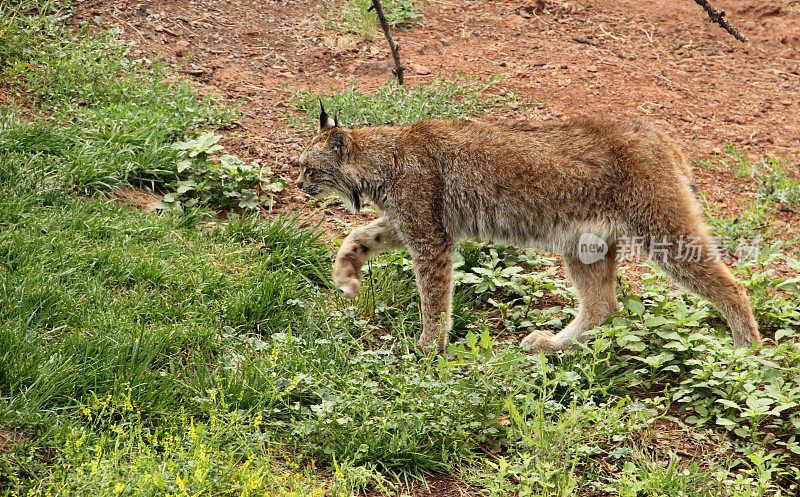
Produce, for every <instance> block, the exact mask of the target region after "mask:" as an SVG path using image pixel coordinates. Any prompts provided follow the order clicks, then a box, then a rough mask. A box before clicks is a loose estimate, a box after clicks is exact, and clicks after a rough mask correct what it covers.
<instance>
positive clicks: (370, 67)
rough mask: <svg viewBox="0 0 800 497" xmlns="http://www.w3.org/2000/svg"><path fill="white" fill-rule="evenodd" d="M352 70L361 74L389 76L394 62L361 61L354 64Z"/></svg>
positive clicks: (392, 70)
mask: <svg viewBox="0 0 800 497" xmlns="http://www.w3.org/2000/svg"><path fill="white" fill-rule="evenodd" d="M353 72H354V73H355V74H360V75H362V76H391V75H392V74H393V73H394V64H393V63H391V62H362V63H361V64H358V65H357V66H355V68H354V71H353Z"/></svg>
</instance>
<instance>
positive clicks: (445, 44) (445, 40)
mask: <svg viewBox="0 0 800 497" xmlns="http://www.w3.org/2000/svg"><path fill="white" fill-rule="evenodd" d="M439 43H441V44H442V46H443V47H449V46H450V45H452V44H453V42H452V41H450V39H449V38H442V39H440V40H439Z"/></svg>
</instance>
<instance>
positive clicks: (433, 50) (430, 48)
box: [417, 43, 442, 55]
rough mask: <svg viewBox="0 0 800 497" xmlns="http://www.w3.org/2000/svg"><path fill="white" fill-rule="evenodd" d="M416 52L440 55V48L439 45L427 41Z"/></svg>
mask: <svg viewBox="0 0 800 497" xmlns="http://www.w3.org/2000/svg"><path fill="white" fill-rule="evenodd" d="M417 53H418V54H420V55H442V49H441V48H439V45H436V44H434V43H428V44H425V45H422V46H421V47H419V50H417Z"/></svg>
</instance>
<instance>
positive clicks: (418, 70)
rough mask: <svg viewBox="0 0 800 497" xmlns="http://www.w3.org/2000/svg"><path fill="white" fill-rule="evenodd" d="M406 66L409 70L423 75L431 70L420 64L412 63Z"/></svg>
mask: <svg viewBox="0 0 800 497" xmlns="http://www.w3.org/2000/svg"><path fill="white" fill-rule="evenodd" d="M408 68H409V69H411V71H412V72H413V73H414V74H416V75H418V76H425V75H428V74H430V73H431V70H430V69H428V68H427V67H425V66H423V65H422V64H413V63H412V64H409V65H408Z"/></svg>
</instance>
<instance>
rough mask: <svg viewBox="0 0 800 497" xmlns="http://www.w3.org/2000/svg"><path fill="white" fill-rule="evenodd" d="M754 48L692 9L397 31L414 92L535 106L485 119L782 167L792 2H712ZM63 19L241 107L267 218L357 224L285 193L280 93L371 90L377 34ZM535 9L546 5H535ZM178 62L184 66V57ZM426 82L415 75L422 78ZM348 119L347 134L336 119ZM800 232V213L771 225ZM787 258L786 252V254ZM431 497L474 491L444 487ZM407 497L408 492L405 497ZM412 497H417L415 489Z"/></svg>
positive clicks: (158, 14) (796, 98) (180, 5)
mask: <svg viewBox="0 0 800 497" xmlns="http://www.w3.org/2000/svg"><path fill="white" fill-rule="evenodd" d="M711 3H712V4H713V5H714V6H715V7H716V8H718V9H724V10H725V11H727V13H728V17H729V18H730V20H731V21H732V22H733V23H734V24H735V25H736V26H737V27H738V28H739V29H740V30H741V31H742V32H744V33H745V34H746V35H747V36H748V37H749V38H750V41H749V42H748V43H740V42H738V41H736V40H735V39H734V38H733V37H731V36H730V35H729V34H728V33H726V32H725V31H723V30H722V29H721V28H720V27H719V26H717V25H716V24H712V23H709V22H708V18H707V16H706V14H705V13H704V12H703V11H702V10H701V9H700V8H699V7H698V6H697V5H696V4H695V3H694V2H693V1H691V0H671V1H666V0H659V1H655V2H642V1H634V0H595V1H591V2H590V1H588V0H572V1H569V2H562V1H543V0H538V1H536V0H518V1H500V0H491V1H471V0H428V1H426V2H424V5H423V7H422V14H423V21H424V24H425V25H424V26H423V27H417V28H415V29H413V30H412V31H409V32H400V31H398V32H396V33H395V37H396V40H397V41H398V43H400V44H401V46H402V50H401V57H402V58H403V61H404V63H406V65H409V64H412V63H413V64H419V65H423V66H425V67H427V68H428V69H429V70H430V74H429V75H417V74H414V73H413V72H412V73H410V74H408V76H407V83H408V84H410V85H414V84H418V83H424V82H430V81H432V80H433V79H434V78H435V77H436V76H435V75H436V74H439V73H441V74H443V75H450V74H453V73H457V72H462V73H464V74H465V75H467V76H478V77H480V78H483V79H486V78H488V77H490V76H503V77H504V80H503V81H502V82H501V83H499V84H498V85H496V86H495V87H494V91H498V92H499V91H501V90H503V89H507V90H513V91H516V92H518V93H520V94H521V95H522V96H523V97H525V98H528V97H532V98H533V99H535V100H537V101H542V100H544V101H546V105H544V106H541V107H542V108H540V109H536V110H534V111H532V112H531V113H528V114H515V113H514V112H515V111H513V110H509V113H508V114H505V115H501V116H489V118H490V119H502V118H506V117H508V118H514V119H519V118H528V119H532V120H542V119H566V117H567V116H577V115H598V114H599V115H610V116H616V117H620V118H631V119H644V120H648V121H650V122H653V123H654V124H655V125H656V126H658V127H659V128H661V129H662V130H664V131H666V132H667V133H668V134H670V135H671V136H672V137H673V138H674V139H675V140H676V141H677V142H678V143H679V144H680V145H681V146H682V148H683V149H684V151H685V152H686V154H687V156H688V157H689V159H690V160H692V161H702V160H705V159H709V158H712V157H713V156H715V155H716V154H719V153H720V152H721V151H722V147H723V145H724V143H725V142H726V141H730V142H731V143H733V144H734V145H735V146H736V147H737V149H739V150H742V151H745V152H747V153H748V154H749V156H750V157H751V158H752V159H755V160H758V159H760V158H761V157H764V156H766V155H774V156H775V157H776V158H778V159H786V158H790V159H792V160H793V161H794V162H793V166H791V167H793V168H794V170H795V173H794V174H797V171H796V170H797V161H798V159H800V158H799V157H798V155H799V154H798V150H800V1H798V0H767V1H765V2H753V3H751V2H738V1H734V0H712V2H711ZM73 4H74V5H75V7H76V10H77V13H76V16H75V19H74V21H76V22H82V21H86V22H89V23H90V24H92V25H93V26H95V27H96V28H97V29H100V28H112V27H114V28H118V29H120V30H121V31H122V32H123V35H122V36H123V37H125V38H127V39H129V40H132V41H136V42H138V45H137V46H136V47H135V48H134V49H133V56H134V57H153V55H154V54H163V56H164V57H165V59H166V61H168V62H169V63H171V64H174V65H175V66H176V67H179V68H180V69H179V71H180V72H181V73H182V74H184V75H185V77H186V78H190V79H191V80H192V82H193V83H194V84H195V85H196V88H197V89H198V91H199V92H200V93H201V94H203V95H214V96H217V97H221V100H222V102H223V103H234V102H243V104H242V106H241V110H242V111H243V113H244V116H243V117H241V118H239V119H238V120H237V123H238V126H237V127H235V128H234V129H233V130H230V131H228V132H226V142H225V143H226V146H227V147H228V148H229V149H231V150H233V151H234V152H236V153H238V154H239V155H240V156H242V157H243V158H245V159H250V160H252V159H256V158H259V159H262V161H264V162H266V163H268V164H272V166H273V171H274V172H276V174H278V175H280V176H282V177H284V178H285V179H287V180H289V181H290V186H289V187H288V188H287V189H286V190H285V191H284V192H282V193H281V194H279V195H278V197H277V199H276V207H275V210H276V211H282V210H290V211H299V212H307V213H308V214H309V215H310V214H312V213H313V214H314V218H315V219H323V220H324V222H325V223H324V225H325V226H326V228H327V229H328V231H329V232H330V233H331V234H338V235H341V234H344V233H345V230H344V227H345V226H347V225H357V224H363V223H364V222H365V220H366V219H368V218H370V217H371V214H369V213H364V214H360V215H359V216H350V215H347V214H345V213H344V210H343V209H341V208H340V207H338V206H332V207H328V208H326V209H325V210H324V211H315V210H314V209H311V208H310V207H308V205H307V203H306V201H305V198H304V197H303V196H302V194H300V192H299V191H298V190H297V188H296V187H294V185H293V183H292V182H293V180H294V178H295V177H296V175H297V173H298V171H297V170H296V168H293V167H292V165H291V159H293V158H294V157H296V156H297V155H298V153H299V151H300V150H301V149H302V147H303V146H304V144H305V143H306V142H307V141H308V138H309V137H310V134H309V133H308V132H303V131H298V130H296V129H293V128H290V127H288V126H287V124H286V122H285V120H283V117H284V116H286V115H287V114H290V113H292V112H293V110H291V107H290V106H289V104H288V101H289V100H290V98H291V93H290V92H288V91H287V90H286V89H284V85H285V86H286V87H288V88H291V89H307V88H311V89H313V90H315V91H318V92H320V91H327V90H330V89H331V88H334V89H342V88H345V87H347V86H349V85H351V84H353V85H355V86H356V87H357V88H358V89H360V90H361V91H364V92H367V91H369V90H371V89H374V88H375V87H377V86H378V85H381V84H383V83H384V82H386V81H387V80H388V79H390V78H392V75H391V73H390V72H387V71H386V69H385V68H386V67H389V64H390V61H391V57H390V54H389V50H388V47H387V45H386V41H385V40H384V39H383V37H382V36H381V33H376V35H375V36H374V38H373V41H372V42H362V41H359V40H358V39H357V38H355V37H353V36H352V35H347V34H344V33H341V32H336V31H330V30H325V29H324V28H323V27H322V26H323V22H322V20H321V18H320V15H319V12H320V11H321V8H322V7H321V3H319V2H313V1H308V0H227V1H221V0H73ZM537 5H539V6H544V7H545V8H544V10H539V9H537V8H536V7H537ZM186 57H188V60H187V59H186ZM419 72H422V71H419ZM345 124H346V123H345ZM694 174H695V178H696V183H697V185H698V187H699V190H700V191H702V192H707V193H708V197H709V199H710V200H711V201H715V202H718V203H719V204H720V205H721V206H722V208H723V211H724V212H729V213H732V212H736V211H737V210H738V209H739V207H738V206H739V205H740V203H741V202H742V201H747V200H748V199H750V198H752V195H753V194H752V193H751V192H748V191H747V186H748V185H747V180H742V179H737V178H734V176H733V174H732V173H731V172H730V171H728V170H727V169H715V170H706V169H699V168H695V171H694ZM768 222H771V223H773V225H774V226H776V227H778V228H779V231H781V230H782V233H783V236H786V237H792V236H796V235H797V233H798V231H797V228H798V224H800V215H798V214H797V213H794V212H783V211H781V212H778V213H777V214H776V219H774V220H771V221H768ZM794 252H797V248H795V249H794ZM431 489H432V490H434V493H433V494H434V495H469V494H470V493H471V492H470V491H469V490H467V489H466V488H464V487H462V486H459V485H456V484H454V483H453V481H452V478H443V479H441V480H435V481H433V483H432V486H431ZM410 490H412V489H410ZM412 494H413V495H427V492H424V489H420V488H415V489H413V490H412Z"/></svg>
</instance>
